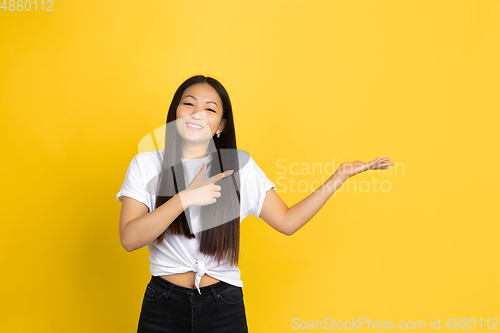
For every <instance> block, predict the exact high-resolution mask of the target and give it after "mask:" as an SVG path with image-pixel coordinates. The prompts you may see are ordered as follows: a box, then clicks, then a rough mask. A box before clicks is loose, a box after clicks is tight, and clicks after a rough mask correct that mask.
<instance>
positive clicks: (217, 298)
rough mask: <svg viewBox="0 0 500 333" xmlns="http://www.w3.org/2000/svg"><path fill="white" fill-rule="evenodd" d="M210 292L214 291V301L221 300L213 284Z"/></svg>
mask: <svg viewBox="0 0 500 333" xmlns="http://www.w3.org/2000/svg"><path fill="white" fill-rule="evenodd" d="M210 290H212V294H213V295H214V299H215V301H216V302H217V301H218V300H219V297H220V295H219V293H217V290H215V287H214V285H213V284H211V285H210Z"/></svg>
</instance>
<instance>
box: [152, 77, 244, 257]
mask: <svg viewBox="0 0 500 333" xmlns="http://www.w3.org/2000/svg"><path fill="white" fill-rule="evenodd" d="M197 83H208V84H210V85H211V86H212V87H213V88H214V89H215V90H216V91H217V93H218V95H219V97H220V99H221V101H222V111H223V114H222V119H221V121H222V120H223V119H226V125H225V127H224V130H223V131H222V132H221V133H220V137H217V136H216V135H214V136H213V137H212V140H210V143H209V147H208V149H209V151H210V152H211V153H210V154H212V162H211V170H210V172H209V173H210V174H209V177H211V176H213V175H216V174H218V173H220V172H224V171H226V170H234V171H235V172H234V173H233V174H232V175H231V176H229V177H226V178H224V179H222V180H220V181H218V182H217V183H216V184H217V185H219V186H220V187H221V190H220V193H221V196H220V197H218V198H217V201H216V202H215V203H213V204H209V205H206V206H201V207H200V220H201V221H200V222H201V226H202V231H201V235H200V252H201V253H204V254H206V255H210V256H213V257H214V258H215V260H216V261H217V262H218V263H220V262H221V261H226V260H227V261H229V262H230V263H231V264H233V265H237V264H238V258H239V248H240V214H239V212H240V192H239V189H240V179H239V178H240V177H239V173H238V172H237V171H238V170H239V167H238V166H239V163H238V154H237V147H236V134H235V129H234V121H233V111H232V107H231V101H230V99H229V95H228V93H227V91H226V89H225V88H224V87H223V86H222V84H221V83H220V82H219V81H217V80H216V79H214V78H211V77H208V76H207V77H206V76H203V75H196V76H193V77H190V78H189V79H187V80H186V81H184V82H183V83H182V84H181V85H180V86H179V88H178V89H177V91H176V92H175V94H174V97H173V99H172V103H170V108H169V110H168V115H167V122H166V124H167V126H166V128H167V130H166V131H165V151H164V155H163V165H162V172H161V173H160V175H159V179H158V185H157V188H158V190H157V195H156V204H155V209H156V208H158V207H160V206H161V205H162V204H164V203H165V202H167V201H168V200H169V199H171V198H172V197H173V195H175V194H174V193H179V192H180V191H183V190H185V189H186V186H185V182H184V171H183V166H182V163H181V145H180V144H181V141H182V140H183V139H182V137H181V136H180V135H179V133H178V131H177V129H176V126H172V124H175V120H176V118H177V107H178V105H179V103H180V100H181V97H182V94H183V92H184V90H186V89H187V88H188V87H190V86H191V85H193V84H197ZM171 122H174V123H172V124H170V126H169V125H168V124H169V123H171ZM223 161H224V163H223ZM188 185H189V184H188ZM234 193H236V196H235V195H234ZM230 194H232V195H230ZM236 198H237V199H236ZM188 217H189V220H190V221H191V219H190V216H189V209H186V210H184V211H183V212H182V213H181V214H180V215H179V216H178V217H177V218H176V219H175V220H174V221H173V222H172V224H170V226H169V227H168V228H167V229H166V230H165V231H164V232H163V233H162V234H161V235H160V236H159V237H158V238H157V243H158V244H159V243H160V242H162V241H163V238H164V237H165V234H166V233H171V234H174V235H184V236H185V237H187V238H189V239H191V238H195V235H194V234H193V233H192V232H191V231H192V230H193V229H192V227H191V225H190V224H188ZM235 217H236V218H235ZM226 221H229V222H226ZM224 222H225V223H224Z"/></svg>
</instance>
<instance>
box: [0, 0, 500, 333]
mask: <svg viewBox="0 0 500 333" xmlns="http://www.w3.org/2000/svg"><path fill="white" fill-rule="evenodd" d="M16 2H17V1H16ZM39 9H40V7H39ZM52 9H53V11H52V12H42V11H40V10H39V11H37V12H35V11H34V10H33V9H32V10H31V11H30V12H17V11H9V10H7V11H4V10H0V124H1V131H0V139H1V142H2V158H1V159H0V172H1V177H2V178H1V184H2V191H1V193H2V194H1V196H2V217H1V220H2V224H1V227H2V230H1V231H0V235H1V236H0V267H1V269H2V273H1V275H0V276H1V277H0V279H1V280H0V281H1V284H0V295H1V303H0V331H1V332H8V333H11V332H86V333H87V332H135V331H136V328H137V321H138V316H139V313H140V306H141V302H142V297H143V293H144V290H145V287H146V284H147V282H148V281H149V277H150V273H149V260H148V254H149V252H148V250H147V248H146V247H144V248H142V249H140V250H137V251H134V252H131V253H128V252H126V251H125V250H124V249H123V248H122V247H121V245H120V240H119V234H118V219H119V213H120V203H119V202H118V201H117V200H116V198H115V195H116V193H117V192H118V191H119V189H120V187H121V185H122V182H123V179H124V176H125V172H126V169H127V167H128V164H129V163H130V161H131V159H132V158H133V157H134V156H135V155H136V154H137V153H138V143H139V141H140V140H141V139H142V138H143V137H144V136H145V135H147V134H148V133H149V132H151V131H153V130H154V129H156V128H157V127H159V126H161V125H163V124H164V123H165V119H166V114H167V110H168V106H169V104H170V101H171V99H172V97H173V94H174V92H175V90H176V89H177V87H178V86H179V85H180V83H181V82H182V81H184V80H185V79H187V78H188V77H190V76H192V75H195V74H204V75H209V76H213V77H215V78H217V79H219V80H220V81H221V82H222V84H223V85H225V87H226V88H227V90H228V92H229V95H230V97H231V100H232V103H233V110H234V115H235V125H236V131H237V142H238V145H239V148H240V149H244V150H246V151H248V152H249V153H250V154H251V155H252V156H253V158H254V159H255V161H256V162H257V163H258V165H259V166H260V167H261V168H262V169H263V170H264V172H265V173H266V174H267V176H268V177H269V178H270V179H271V181H273V182H276V183H277V182H278V181H277V179H278V177H285V178H284V179H285V180H286V181H290V180H294V181H297V182H298V181H303V184H305V185H307V184H311V183H312V182H313V181H318V180H324V179H326V177H327V176H328V175H326V174H325V173H323V174H320V173H318V172H316V173H315V174H312V172H310V173H309V174H305V175H301V174H300V173H299V174H298V175H293V174H292V172H287V173H286V174H285V175H280V174H279V173H281V171H282V170H283V169H282V168H280V167H279V165H282V166H286V167H288V166H291V165H292V163H298V164H299V166H295V167H293V168H292V171H293V172H298V171H300V170H301V169H302V168H301V167H300V164H301V163H305V164H306V165H312V163H322V165H325V164H327V163H331V162H332V161H336V162H337V163H341V162H348V161H354V160H358V159H359V160H362V161H371V160H373V159H375V158H377V157H390V158H391V161H393V162H394V163H395V164H396V166H394V167H391V172H385V174H384V172H382V171H377V172H372V173H371V174H369V173H365V174H362V175H358V176H355V177H354V178H352V180H353V181H355V182H356V183H357V184H358V185H360V184H361V182H362V181H363V180H365V181H367V182H370V184H371V182H372V181H378V182H379V183H380V182H382V181H386V183H385V186H390V190H389V191H385V192H381V191H378V192H375V190H376V188H375V187H372V188H370V189H369V190H368V191H360V190H358V191H354V190H352V188H351V189H350V190H349V191H347V190H346V189H345V188H344V187H345V186H346V184H344V185H343V187H341V189H342V188H344V191H343V192H342V193H340V190H341V189H339V192H337V193H336V194H335V195H334V196H332V197H331V198H330V200H329V201H328V202H327V203H326V204H325V206H324V207H323V208H322V209H321V211H320V212H319V213H318V214H317V215H316V216H315V217H314V218H313V219H312V220H311V221H309V222H308V223H307V224H306V225H305V226H304V227H303V228H302V229H300V230H299V231H298V232H297V233H296V234H294V235H293V236H292V237H287V236H285V235H282V234H280V233H278V232H276V231H275V230H274V229H272V228H271V227H269V226H268V225H267V224H266V223H265V222H264V221H263V220H259V219H256V218H254V217H253V216H250V217H248V218H247V219H245V220H244V221H243V222H242V235H241V237H242V238H241V242H242V249H241V262H240V269H241V272H242V276H241V277H242V281H243V283H244V288H243V292H244V295H245V306H246V310H247V319H248V326H249V328H250V331H251V332H296V331H297V330H294V329H293V328H292V320H293V319H294V318H298V320H300V321H306V322H307V321H316V320H319V321H322V320H324V319H325V318H334V319H335V320H341V321H347V320H351V318H354V320H356V319H359V318H369V319H370V320H372V321H383V320H384V319H385V320H386V321H389V320H391V321H394V322H395V323H396V325H397V323H399V321H401V320H403V321H419V320H422V321H425V322H426V328H427V329H429V328H430V327H429V322H430V319H431V318H433V320H436V319H437V318H441V330H444V329H446V330H448V328H447V327H445V326H444V324H445V323H446V320H447V319H448V318H476V319H477V320H479V319H480V318H483V323H485V320H486V319H487V318H490V320H491V318H495V317H496V318H498V317H500V305H499V304H500V303H499V296H500V290H499V289H500V288H499V284H498V281H499V280H500V276H499V272H500V270H499V265H498V255H499V254H500V251H499V248H500V245H499V242H498V238H499V237H498V236H499V230H500V227H499V225H498V222H499V214H498V206H496V204H497V203H498V199H499V196H498V189H499V186H500V182H499V177H498V172H497V170H498V165H499V156H498V141H499V140H498V125H499V122H498V120H499V115H498V114H499V110H500V98H499V88H500V87H499V79H498V78H499V75H500V65H499V64H500V63H499V61H498V60H499V59H500V47H499V40H500V2H499V1H495V0H492V1H486V0H468V1H465V0H463V1H436V0H432V1H431V0H428V1H422V0H419V1H404V0H392V1H388V0H384V1H382V0H367V1H361V0H353V1H317V0H316V1H312V0H310V1H304V0H303V1H293V0H292V1H291V0H281V1H277V0H274V1H270V0H261V1H244V0H238V1H234V0H233V1H229V0H220V1H208V0H207V1H195V0H184V1H122V0H120V1H83V0H81V1H67V0H64V1H62V0H59V1H57V0H55V1H54V5H53V7H52ZM280 159H281V160H282V161H281V162H278V160H280ZM283 160H285V161H283ZM303 173H307V172H303ZM367 182H365V185H366V184H367ZM280 183H282V184H283V183H285V182H284V181H283V178H282V179H281V180H280ZM315 184H317V182H316V183H315ZM305 185H304V187H306V186H305ZM304 187H303V188H304ZM316 187H317V186H316ZM362 188H366V186H365V187H363V185H362ZM386 190H387V188H386ZM310 192H311V190H309V191H298V190H296V191H292V190H291V189H289V188H288V189H287V190H284V188H283V186H278V194H279V195H280V196H281V197H282V198H283V200H284V201H285V202H286V203H287V204H288V205H289V206H292V205H293V204H295V203H297V202H299V201H300V200H302V199H303V198H305V197H306V196H307V195H308V194H309V193H310ZM304 325H305V324H304ZM478 325H479V324H478ZM364 327H365V329H364V330H366V325H365V326H364ZM484 327H485V324H483V328H484ZM496 327H497V328H498V327H500V324H497V325H496ZM371 329H373V328H371Z"/></svg>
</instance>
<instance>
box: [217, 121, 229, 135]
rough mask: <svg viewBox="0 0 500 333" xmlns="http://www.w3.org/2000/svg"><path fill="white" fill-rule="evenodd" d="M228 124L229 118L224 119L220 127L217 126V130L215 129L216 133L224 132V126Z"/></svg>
mask: <svg viewBox="0 0 500 333" xmlns="http://www.w3.org/2000/svg"><path fill="white" fill-rule="evenodd" d="M226 124H227V120H226V119H222V121H221V123H220V125H219V127H217V131H215V134H220V133H222V131H223V130H224V128H225V127H226Z"/></svg>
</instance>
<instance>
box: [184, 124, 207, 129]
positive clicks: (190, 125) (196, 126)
mask: <svg viewBox="0 0 500 333" xmlns="http://www.w3.org/2000/svg"><path fill="white" fill-rule="evenodd" d="M186 125H188V126H189V127H193V128H199V129H202V128H203V127H201V126H198V125H193V124H186Z"/></svg>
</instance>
